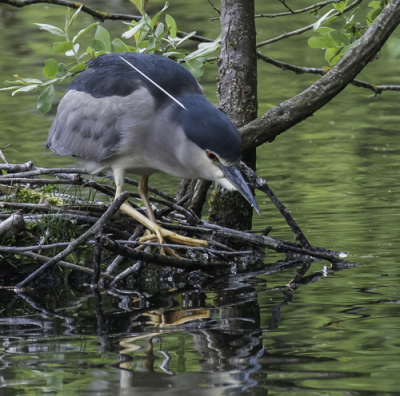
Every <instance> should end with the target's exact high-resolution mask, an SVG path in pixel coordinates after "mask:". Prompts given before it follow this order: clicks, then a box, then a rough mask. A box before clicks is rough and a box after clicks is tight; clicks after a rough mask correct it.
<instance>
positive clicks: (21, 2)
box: [0, 0, 214, 42]
mask: <svg viewBox="0 0 400 396" xmlns="http://www.w3.org/2000/svg"><path fill="white" fill-rule="evenodd" d="M1 3H4V4H8V5H10V6H13V7H18V8H22V7H25V6H29V5H31V4H40V3H45V4H54V5H60V6H64V7H68V8H73V9H78V8H79V7H80V6H81V5H82V6H83V7H82V12H85V13H86V14H89V15H91V16H92V17H93V18H94V19H99V20H100V21H102V22H104V21H105V20H106V19H108V20H112V21H129V22H130V21H132V20H134V21H137V22H138V21H140V20H141V19H142V17H141V16H137V15H129V14H116V13H112V12H103V11H97V10H94V9H93V8H90V7H88V6H86V5H85V4H83V3H81V2H77V1H68V0H0V4H1ZM187 35H188V33H186V32H182V31H178V33H177V36H178V37H181V38H183V37H185V36H187ZM190 39H191V40H194V41H199V42H213V41H214V40H212V39H208V38H206V37H202V36H199V35H197V34H195V35H193V36H191V37H190Z"/></svg>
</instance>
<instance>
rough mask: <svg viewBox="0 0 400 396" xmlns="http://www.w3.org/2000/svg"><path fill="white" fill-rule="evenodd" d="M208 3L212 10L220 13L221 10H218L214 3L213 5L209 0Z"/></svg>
mask: <svg viewBox="0 0 400 396" xmlns="http://www.w3.org/2000/svg"><path fill="white" fill-rule="evenodd" d="M208 3H209V4H210V6H211V7H212V8H213V10H214V11H215V12H216V13H217V14H219V15H221V11H220V10H219V9H218V8H217V7H215V5H214V4H213V3H211V0H208ZM212 19H215V18H212ZM217 19H219V18H217Z"/></svg>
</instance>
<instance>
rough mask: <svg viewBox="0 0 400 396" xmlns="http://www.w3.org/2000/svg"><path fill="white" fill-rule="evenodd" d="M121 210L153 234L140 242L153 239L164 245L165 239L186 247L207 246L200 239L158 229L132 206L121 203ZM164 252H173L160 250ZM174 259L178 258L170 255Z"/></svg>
mask: <svg viewBox="0 0 400 396" xmlns="http://www.w3.org/2000/svg"><path fill="white" fill-rule="evenodd" d="M121 210H122V211H123V212H125V213H126V214H128V215H130V216H132V217H133V218H135V219H136V220H137V221H139V222H140V223H141V224H143V225H144V226H145V227H146V228H147V229H148V230H150V231H151V232H153V234H154V235H148V236H147V235H146V236H143V237H142V238H140V242H147V241H151V240H154V239H158V241H159V242H160V243H165V239H168V240H169V241H171V242H173V243H177V244H180V245H188V246H208V243H207V241H204V240H202V239H193V238H188V237H185V236H182V235H179V234H177V233H176V232H173V231H169V230H166V229H165V228H162V227H160V226H159V225H158V224H156V223H155V222H153V221H151V220H150V219H148V218H147V217H146V216H144V215H142V214H141V213H139V212H138V211H137V210H135V209H133V208H132V206H130V205H129V204H127V203H123V204H122V205H121ZM162 249H164V250H165V252H166V253H168V254H171V253H170V252H173V250H172V249H170V248H167V247H164V248H162ZM171 255H173V256H175V257H179V256H178V255H177V254H176V253H175V252H173V254H171Z"/></svg>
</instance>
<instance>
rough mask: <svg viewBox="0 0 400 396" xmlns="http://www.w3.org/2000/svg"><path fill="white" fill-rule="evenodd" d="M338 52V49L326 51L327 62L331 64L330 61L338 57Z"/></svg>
mask: <svg viewBox="0 0 400 396" xmlns="http://www.w3.org/2000/svg"><path fill="white" fill-rule="evenodd" d="M337 52H338V49H337V48H335V47H334V48H328V49H327V50H326V51H325V60H326V61H327V62H330V60H331V59H332V57H334V56H335V55H336V53H337Z"/></svg>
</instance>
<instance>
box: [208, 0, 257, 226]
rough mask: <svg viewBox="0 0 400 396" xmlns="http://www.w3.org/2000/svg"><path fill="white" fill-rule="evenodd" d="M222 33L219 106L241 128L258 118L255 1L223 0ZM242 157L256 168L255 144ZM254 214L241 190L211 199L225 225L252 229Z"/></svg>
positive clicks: (219, 221)
mask: <svg viewBox="0 0 400 396" xmlns="http://www.w3.org/2000/svg"><path fill="white" fill-rule="evenodd" d="M221 33H222V38H221V55H220V57H219V60H218V66H219V83H218V98H219V108H220V109H221V110H222V111H223V112H224V113H225V114H226V115H227V116H228V117H229V118H230V120H231V121H232V122H233V124H234V125H235V126H236V127H238V128H239V127H242V126H243V125H246V124H247V123H249V122H250V121H252V120H254V119H256V118H257V56H256V27H255V21H254V0H222V1H221ZM242 159H243V161H244V162H245V163H246V164H247V165H248V166H250V167H251V168H252V169H253V170H255V167H256V149H255V147H249V149H247V150H244V152H243V155H242ZM252 213H253V209H252V207H251V206H250V204H249V203H248V202H247V201H246V200H245V199H244V198H243V197H242V196H241V194H240V193H238V192H228V191H223V190H220V189H218V191H217V192H216V193H215V194H214V196H213V198H212V200H211V211H210V217H209V219H210V221H212V222H215V223H217V224H220V225H222V226H224V227H229V228H236V229H242V230H245V229H247V230H249V229H251V221H252Z"/></svg>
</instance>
